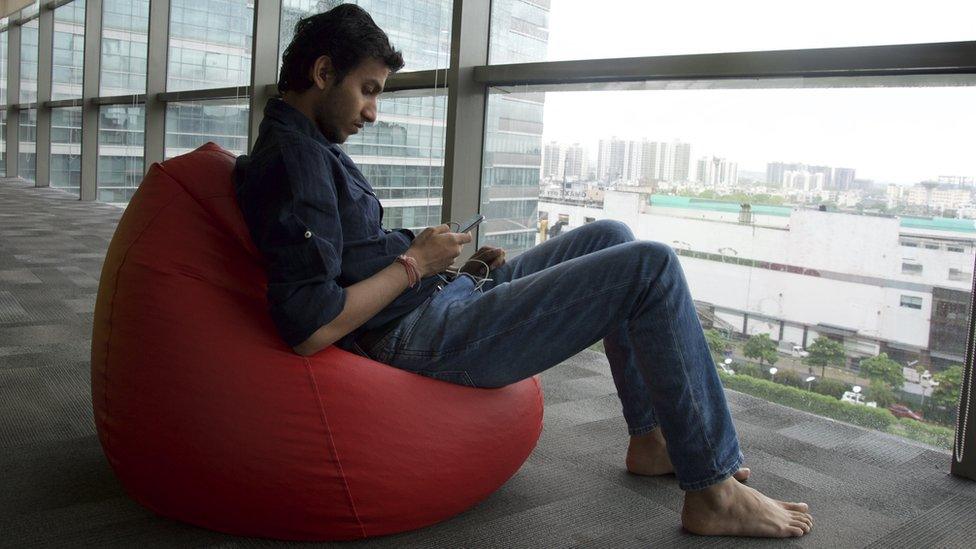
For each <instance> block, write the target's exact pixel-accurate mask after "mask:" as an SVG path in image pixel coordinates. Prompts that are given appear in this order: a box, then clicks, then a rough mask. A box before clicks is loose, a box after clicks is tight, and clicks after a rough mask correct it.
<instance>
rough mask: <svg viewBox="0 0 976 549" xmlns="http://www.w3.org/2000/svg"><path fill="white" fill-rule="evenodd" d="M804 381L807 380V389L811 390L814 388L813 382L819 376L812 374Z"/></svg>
mask: <svg viewBox="0 0 976 549" xmlns="http://www.w3.org/2000/svg"><path fill="white" fill-rule="evenodd" d="M803 381H806V382H807V391H811V390H812V388H813V382H814V381H817V378H816V376H810V377H808V378H806V379H805V380H803Z"/></svg>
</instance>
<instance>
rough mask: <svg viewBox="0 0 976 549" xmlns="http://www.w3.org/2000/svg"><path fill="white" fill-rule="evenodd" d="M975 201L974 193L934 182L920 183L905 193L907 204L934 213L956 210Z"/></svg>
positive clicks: (970, 190)
mask: <svg viewBox="0 0 976 549" xmlns="http://www.w3.org/2000/svg"><path fill="white" fill-rule="evenodd" d="M972 200H973V191H972V189H970V188H962V187H958V186H955V185H942V184H938V183H933V182H925V183H919V184H917V185H914V186H912V187H909V188H908V190H907V191H906V193H905V203H906V204H909V205H912V206H919V207H924V208H927V209H928V210H929V211H932V212H942V211H943V210H955V209H958V208H960V207H962V206H964V205H966V204H969V203H970V202H972Z"/></svg>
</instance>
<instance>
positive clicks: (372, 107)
mask: <svg viewBox="0 0 976 549" xmlns="http://www.w3.org/2000/svg"><path fill="white" fill-rule="evenodd" d="M363 119H365V120H366V121H367V122H370V123H373V122H376V100H373V101H371V102H369V103H368V104H367V105H366V108H365V109H363Z"/></svg>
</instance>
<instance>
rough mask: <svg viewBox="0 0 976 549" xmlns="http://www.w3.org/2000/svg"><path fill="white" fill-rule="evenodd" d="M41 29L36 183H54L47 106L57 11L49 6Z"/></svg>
mask: <svg viewBox="0 0 976 549" xmlns="http://www.w3.org/2000/svg"><path fill="white" fill-rule="evenodd" d="M38 17H39V21H38V28H37V45H38V56H37V101H36V103H35V105H38V106H40V107H42V108H38V109H37V128H36V130H37V137H36V139H35V141H34V167H35V170H34V186H35V187H48V186H50V185H51V109H46V108H43V105H44V103H46V102H47V101H50V100H51V85H52V82H51V81H52V79H53V75H52V73H51V72H52V67H53V64H54V63H53V55H54V10H53V9H47V5H45V6H44V7H43V8H42V9H41V10H40V12H39V14H38Z"/></svg>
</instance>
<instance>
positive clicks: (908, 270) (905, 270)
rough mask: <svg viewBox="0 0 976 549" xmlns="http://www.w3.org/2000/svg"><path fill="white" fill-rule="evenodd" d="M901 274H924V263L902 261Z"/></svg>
mask: <svg viewBox="0 0 976 549" xmlns="http://www.w3.org/2000/svg"><path fill="white" fill-rule="evenodd" d="M901 274H910V275H920V274H922V265H920V264H918V263H905V262H902V264H901Z"/></svg>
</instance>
